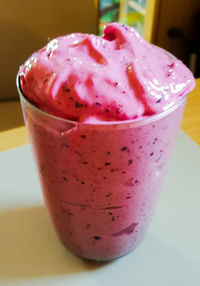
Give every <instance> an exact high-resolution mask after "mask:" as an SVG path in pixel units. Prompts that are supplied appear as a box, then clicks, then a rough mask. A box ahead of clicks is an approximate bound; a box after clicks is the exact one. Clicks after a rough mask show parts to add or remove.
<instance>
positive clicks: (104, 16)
mask: <svg viewBox="0 0 200 286" xmlns="http://www.w3.org/2000/svg"><path fill="white" fill-rule="evenodd" d="M145 8H146V0H131V1H128V0H127V1H120V0H100V1H99V9H100V13H99V15H100V18H99V34H100V35H102V30H103V27H104V26H105V25H106V24H107V23H111V22H120V23H123V24H127V25H129V26H131V27H133V28H135V29H136V30H137V31H138V33H139V34H141V35H142V34H143V29H144V18H145V13H146V11H145Z"/></svg>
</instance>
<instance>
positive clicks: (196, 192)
mask: <svg viewBox="0 0 200 286" xmlns="http://www.w3.org/2000/svg"><path fill="white" fill-rule="evenodd" d="M0 285H20V286H21V285H22V286H23V285H44V286H45V285H56V286H59V285H70V286H77V285H83V286H84V285H85V286H86V285H87V286H97V285H98V286H99V285H103V286H107V285H108V286H110V285H115V286H118V285H120V286H121V285H127V286H128V285H136V286H143V285H148V286H151V285H152V286H157V285H159V286H179V285H181V286H186V285H187V286H190V285H191V286H197V285H198V286H199V285H200V150H199V146H198V145H196V144H195V143H194V142H193V141H192V140H191V139H190V138H189V137H187V136H186V135H185V134H184V133H183V132H180V133H179V135H178V139H177V144H176V147H175V149H174V153H173V156H172V160H171V163H170V168H169V171H168V174H167V177H166V180H165V183H164V187H163V190H162V193H161V197H160V200H159V204H158V207H157V209H156V213H155V215H154V218H153V221H152V224H151V226H150V229H149V231H148V233H147V235H146V238H145V239H144V241H143V242H142V243H141V245H140V246H139V247H138V248H137V249H136V250H135V251H134V252H132V253H131V254H129V255H127V256H125V257H123V258H120V259H117V260H115V261H113V262H111V263H93V262H88V261H85V260H82V259H80V258H78V257H75V256H73V255H72V254H70V253H69V252H68V251H66V250H65V249H64V247H63V246H62V245H61V243H60V242H59V241H58V239H57V237H56V234H55V233H54V230H53V228H52V226H51V223H50V221H49V218H48V215H47V213H46V211H45V209H44V207H43V199H42V195H41V191H40V186H39V182H38V177H37V174H36V170H35V165H34V163H33V158H32V155H31V151H30V146H29V145H27V146H23V147H20V148H16V149H12V150H9V151H6V152H2V153H1V154H0Z"/></svg>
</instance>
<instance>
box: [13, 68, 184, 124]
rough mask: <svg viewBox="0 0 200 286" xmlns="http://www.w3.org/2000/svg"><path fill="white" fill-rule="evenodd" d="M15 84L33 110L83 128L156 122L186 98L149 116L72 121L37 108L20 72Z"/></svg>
mask: <svg viewBox="0 0 200 286" xmlns="http://www.w3.org/2000/svg"><path fill="white" fill-rule="evenodd" d="M16 85H17V90H18V93H19V96H20V100H22V101H23V102H25V104H26V105H27V106H29V107H30V108H32V109H33V110H35V111H36V112H38V113H39V114H41V115H43V116H45V117H47V118H50V119H53V120H57V121H60V122H65V123H68V124H71V125H74V126H79V127H85V128H94V129H95V128H103V129H107V128H108V129H109V128H115V129H123V128H126V126H127V125H130V126H131V127H140V126H143V125H147V124H150V123H153V122H156V121H157V120H159V119H161V118H164V117H166V116H167V115H169V114H171V113H172V112H173V111H175V110H176V109H178V107H179V106H180V105H181V104H182V103H183V102H184V101H186V98H187V94H183V95H182V96H180V98H179V99H178V100H177V101H176V102H175V104H174V105H173V106H172V107H170V108H169V109H167V110H165V111H163V112H160V113H157V114H153V115H149V116H141V117H139V118H136V119H128V120H118V121H117V120H116V121H99V122H98V123H97V122H95V123H92V122H78V121H73V120H70V119H65V118H62V117H59V116H56V115H53V114H50V113H48V112H46V111H43V110H42V109H40V108H38V107H37V106H36V105H34V104H33V103H32V102H31V101H30V100H29V99H28V98H27V97H26V96H25V94H24V93H23V91H22V88H21V83H20V74H19V72H18V74H17V78H16Z"/></svg>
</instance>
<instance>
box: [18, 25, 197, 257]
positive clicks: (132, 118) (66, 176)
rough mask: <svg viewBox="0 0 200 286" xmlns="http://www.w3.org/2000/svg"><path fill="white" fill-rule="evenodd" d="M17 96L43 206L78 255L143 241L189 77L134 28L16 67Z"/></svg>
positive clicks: (112, 251)
mask: <svg viewBox="0 0 200 286" xmlns="http://www.w3.org/2000/svg"><path fill="white" fill-rule="evenodd" d="M18 80H19V85H18V88H19V93H20V98H21V103H22V108H23V112H24V117H25V121H26V125H27V129H28V131H29V136H30V141H31V143H32V146H33V151H34V154H35V158H36V161H37V165H38V170H39V174H40V180H41V186H42V190H43V194H44V198H45V203H46V206H47V208H48V210H49V213H50V216H51V218H52V222H53V224H54V227H55V229H56V232H57V233H58V236H59V237H60V240H61V241H62V242H63V244H64V245H65V246H66V248H67V249H68V250H70V251H71V252H72V253H74V254H76V255H78V256H81V257H84V258H88V259H94V260H109V259H113V258H117V257H120V256H122V255H125V254H127V253H129V252H130V251H131V250H133V249H134V248H135V247H137V245H138V244H139V243H140V242H141V240H142V239H143V237H144V235H145V233H146V231H147V229H148V226H149V223H150V221H151V219H152V215H153V212H154V210H155V205H156V203H157V200H158V198H159V193H160V190H161V187H162V183H163V179H164V176H165V173H166V171H167V166H168V162H169V158H170V154H171V152H172V149H173V146H174V141H175V138H176V134H177V131H178V129H179V126H180V122H181V118H182V114H183V111H184V106H185V101H186V95H187V94H188V93H189V92H190V91H191V90H192V89H193V88H194V85H195V81H194V78H193V76H192V74H191V72H190V71H189V70H188V69H187V68H186V67H185V66H184V65H183V64H182V63H181V62H180V61H179V60H177V59H176V58H174V57H173V56H171V55H169V54H167V53H166V52H165V51H163V50H161V49H159V48H157V47H155V46H152V45H150V44H149V43H147V42H146V41H145V40H144V39H143V38H141V37H140V36H139V35H138V34H137V32H135V31H134V30H133V29H132V28H130V27H128V26H126V25H121V24H118V23H113V24H109V25H107V26H106V27H105V29H104V36H103V37H97V36H94V35H86V34H71V35H67V36H63V37H59V38H57V39H55V40H53V41H51V42H50V43H49V44H48V45H47V46H46V47H45V48H43V49H41V50H40V51H38V52H36V53H35V54H33V55H32V56H31V57H30V59H29V60H28V61H27V62H26V63H25V64H24V65H23V66H22V67H21V68H20V71H19V75H18Z"/></svg>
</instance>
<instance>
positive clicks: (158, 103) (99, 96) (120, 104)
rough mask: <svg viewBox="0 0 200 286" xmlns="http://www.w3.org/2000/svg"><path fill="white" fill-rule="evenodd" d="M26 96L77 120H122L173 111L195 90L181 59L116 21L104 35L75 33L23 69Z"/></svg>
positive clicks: (36, 55)
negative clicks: (183, 98)
mask: <svg viewBox="0 0 200 286" xmlns="http://www.w3.org/2000/svg"><path fill="white" fill-rule="evenodd" d="M20 79H21V87H22V90H23V92H24V94H25V96H26V97H27V98H28V99H29V100H30V101H31V102H32V103H33V104H35V105H36V106H37V107H39V108H40V109H42V110H44V111H46V112H48V113H50V114H53V115H56V116H59V117H62V118H66V119H70V120H75V121H79V122H82V121H92V120H93V119H94V120H95V121H96V120H103V121H117V120H128V119H135V118H138V117H142V116H150V115H153V114H157V113H161V112H163V111H166V110H168V109H169V108H170V107H172V106H173V105H174V104H176V102H177V100H178V99H179V98H180V97H181V96H184V95H186V94H188V93H189V92H190V91H191V90H192V89H193V88H194V86H195V80H194V77H193V75H192V73H191V72H190V70H189V69H188V68H187V67H186V66H185V65H184V64H183V63H182V62H181V61H180V60H178V59H176V58H175V57H173V56H171V55H169V54H168V53H167V52H165V51H164V50H162V49H160V48H158V47H156V46H153V45H151V44H150V43H148V42H147V41H145V40H144V39H143V38H142V37H141V36H140V35H139V34H138V33H137V32H136V31H135V30H134V29H133V28H131V27H129V26H127V25H122V24H119V23H112V24H109V25H107V26H106V27H105V28H104V34H103V37H100V36H95V35H88V34H78V33H75V34H69V35H66V36H62V37H58V38H56V39H54V40H52V41H51V42H50V43H48V44H47V46H46V47H44V48H43V49H41V50H39V51H38V52H36V53H34V54H33V55H32V56H31V57H30V58H29V59H28V60H27V61H26V63H25V64H24V65H23V66H22V67H21V68H20Z"/></svg>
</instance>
